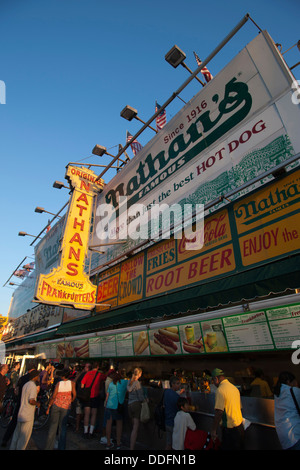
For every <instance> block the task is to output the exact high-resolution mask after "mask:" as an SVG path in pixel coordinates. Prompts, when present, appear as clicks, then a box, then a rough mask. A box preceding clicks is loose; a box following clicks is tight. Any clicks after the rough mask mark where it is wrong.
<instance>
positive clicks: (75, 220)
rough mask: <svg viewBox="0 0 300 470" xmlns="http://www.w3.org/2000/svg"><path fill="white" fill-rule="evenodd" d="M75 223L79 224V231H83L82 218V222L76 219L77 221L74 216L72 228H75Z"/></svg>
mask: <svg viewBox="0 0 300 470" xmlns="http://www.w3.org/2000/svg"><path fill="white" fill-rule="evenodd" d="M77 225H79V227H80V231H81V232H83V229H84V220H82V222H78V221H77V217H75V219H74V224H73V228H74V229H75V230H76V227H77Z"/></svg>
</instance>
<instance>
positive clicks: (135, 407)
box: [128, 401, 142, 419]
mask: <svg viewBox="0 0 300 470" xmlns="http://www.w3.org/2000/svg"><path fill="white" fill-rule="evenodd" d="M141 410H142V402H141V401H134V402H133V403H130V405H128V414H129V417H130V418H135V419H140V416H141Z"/></svg>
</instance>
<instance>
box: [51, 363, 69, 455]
mask: <svg viewBox="0 0 300 470" xmlns="http://www.w3.org/2000/svg"><path fill="white" fill-rule="evenodd" d="M59 375H60V377H61V379H62V380H61V381H60V382H58V384H57V385H56V387H55V389H54V392H53V395H52V397H51V399H50V402H49V406H48V409H47V411H46V413H47V414H49V412H50V408H51V407H52V409H51V415H50V425H49V431H48V437H47V442H46V446H45V450H52V449H54V444H55V439H56V433H57V430H58V429H59V439H58V450H65V448H66V437H67V422H68V416H69V413H70V410H71V404H72V402H73V401H74V400H75V398H76V389H75V383H74V382H72V381H71V380H69V375H70V371H69V369H64V370H63V371H61V372H60V373H59Z"/></svg>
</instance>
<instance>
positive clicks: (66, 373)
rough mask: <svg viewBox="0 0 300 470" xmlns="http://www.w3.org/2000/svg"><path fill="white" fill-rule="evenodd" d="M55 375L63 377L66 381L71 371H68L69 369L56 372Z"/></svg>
mask: <svg viewBox="0 0 300 470" xmlns="http://www.w3.org/2000/svg"><path fill="white" fill-rule="evenodd" d="M57 375H58V377H65V378H66V379H68V378H69V377H70V375H71V371H70V369H62V370H58V371H57Z"/></svg>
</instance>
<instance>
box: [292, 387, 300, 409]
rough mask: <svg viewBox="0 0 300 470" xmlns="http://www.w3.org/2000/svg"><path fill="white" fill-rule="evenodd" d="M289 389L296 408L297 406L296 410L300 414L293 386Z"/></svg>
mask: <svg viewBox="0 0 300 470" xmlns="http://www.w3.org/2000/svg"><path fill="white" fill-rule="evenodd" d="M290 391H291V395H292V398H293V400H294V403H295V406H296V408H297V411H298V413H299V415H300V408H299V405H298V402H297V400H296V397H295V394H294V390H293V387H291V388H290Z"/></svg>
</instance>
